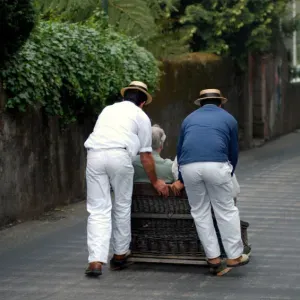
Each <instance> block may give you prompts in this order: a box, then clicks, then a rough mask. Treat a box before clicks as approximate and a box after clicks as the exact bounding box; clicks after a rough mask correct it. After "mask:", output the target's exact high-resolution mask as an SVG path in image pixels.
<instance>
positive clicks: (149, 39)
mask: <svg viewBox="0 0 300 300" xmlns="http://www.w3.org/2000/svg"><path fill="white" fill-rule="evenodd" d="M38 3H39V6H40V10H41V12H42V13H43V16H44V18H46V19H49V18H50V19H56V20H60V21H68V22H84V21H86V20H88V19H90V18H91V17H93V15H94V14H95V13H96V14H97V13H98V11H99V9H101V8H102V7H101V5H102V0H38ZM177 3H178V0H108V23H109V25H111V26H113V27H114V29H115V30H117V31H118V32H121V33H124V34H126V35H129V36H131V37H134V38H135V39H136V41H137V42H138V43H139V44H140V45H141V46H144V47H146V48H147V49H149V50H150V51H151V52H152V53H154V54H155V56H156V57H157V58H162V57H165V56H170V55H176V54H182V53H185V52H188V51H189V43H188V40H189V37H190V34H189V31H188V30H187V28H179V29H176V30H173V28H172V22H173V21H172V20H171V19H170V18H169V17H170V14H171V12H172V11H174V10H176V4H177Z"/></svg>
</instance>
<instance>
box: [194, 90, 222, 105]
mask: <svg viewBox="0 0 300 300" xmlns="http://www.w3.org/2000/svg"><path fill="white" fill-rule="evenodd" d="M205 99H221V101H222V104H225V103H226V102H227V99H226V98H224V97H223V96H222V94H221V92H220V90H217V89H208V90H202V91H201V92H200V98H199V99H197V100H195V102H194V103H195V104H196V105H199V106H200V104H201V101H203V100H205Z"/></svg>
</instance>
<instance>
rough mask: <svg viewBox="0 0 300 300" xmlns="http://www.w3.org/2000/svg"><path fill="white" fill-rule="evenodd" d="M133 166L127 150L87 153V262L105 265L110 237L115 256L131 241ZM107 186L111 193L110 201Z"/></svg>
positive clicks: (125, 249)
mask: <svg viewBox="0 0 300 300" xmlns="http://www.w3.org/2000/svg"><path fill="white" fill-rule="evenodd" d="M133 173H134V170H133V166H132V161H131V158H130V156H129V154H128V153H127V151H126V150H123V149H115V150H112V149H110V150H103V151H99V152H93V151H89V152H88V157H87V168H86V181H87V211H88V212H89V214H90V215H89V218H88V224H87V244H88V251H89V258H88V261H89V262H95V261H100V262H102V263H107V260H108V254H109V246H110V238H111V235H112V247H113V251H114V254H117V255H122V254H125V253H126V252H127V251H128V250H129V245H130V241H131V221H130V216H131V197H132V188H133ZM110 185H111V186H112V188H113V191H114V196H115V197H114V201H113V202H112V200H111V194H110Z"/></svg>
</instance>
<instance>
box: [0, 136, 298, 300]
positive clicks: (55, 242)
mask: <svg viewBox="0 0 300 300" xmlns="http://www.w3.org/2000/svg"><path fill="white" fill-rule="evenodd" d="M237 177H238V180H239V181H240V184H241V188H242V194H241V196H240V197H239V199H238V201H239V202H238V205H239V207H240V211H241V218H242V219H243V220H245V221H248V222H250V228H249V239H250V242H251V243H252V246H253V257H252V260H251V263H250V264H249V265H248V266H246V267H243V268H239V269H236V270H234V271H232V272H231V273H229V274H227V276H225V277H222V278H215V277H211V276H210V275H209V274H208V272H207V269H206V268H203V267H188V266H170V265H134V266H133V267H132V268H130V269H128V270H126V271H123V272H110V271H108V270H107V269H106V270H105V272H104V275H103V276H102V277H101V278H100V279H99V280H98V279H88V278H85V277H84V275H83V272H84V268H85V266H86V258H87V251H86V244H85V242H86V233H85V225H86V220H85V217H86V214H85V212H84V209H85V207H84V204H79V205H77V206H76V207H75V211H74V216H76V217H74V216H73V217H72V215H71V216H69V217H68V218H65V219H60V220H58V221H52V223H51V222H50V221H49V222H48V223H47V222H45V221H35V222H27V223H24V224H21V225H18V226H16V227H14V228H10V229H7V230H5V231H2V232H0V266H1V268H0V299H1V300H17V299H18V300H19V299H28V300H37V299H39V300H42V299H47V300H48V299H49V300H54V299H57V300H64V299H73V300H85V299H87V300H93V299H99V300H100V299H106V300H109V299H112V300H115V299H116V300H117V299H126V300H127V299H128V300H150V299H151V300H152V299H157V300H169V299H170V300H171V299H178V300H179V299H197V300H205V299H207V300H223V299H224V300H225V299H226V300H267V299H270V300H271V299H272V300H275V299H278V300H290V299H295V300H298V299H300V271H299V270H300V261H299V260H300V134H298V133H293V134H291V135H289V136H286V137H283V138H281V139H279V140H277V141H275V142H271V143H269V144H267V145H266V146H264V147H262V148H258V149H255V150H251V151H248V152H244V153H242V155H241V160H240V167H239V170H238V174H237Z"/></svg>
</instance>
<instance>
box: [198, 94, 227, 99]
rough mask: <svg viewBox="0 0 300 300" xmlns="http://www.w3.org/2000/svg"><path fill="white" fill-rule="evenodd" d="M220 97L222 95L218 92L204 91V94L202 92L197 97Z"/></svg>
mask: <svg viewBox="0 0 300 300" xmlns="http://www.w3.org/2000/svg"><path fill="white" fill-rule="evenodd" d="M208 97H210V98H221V97H222V96H221V95H220V94H219V93H206V94H203V95H201V96H200V98H199V99H202V98H208Z"/></svg>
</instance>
